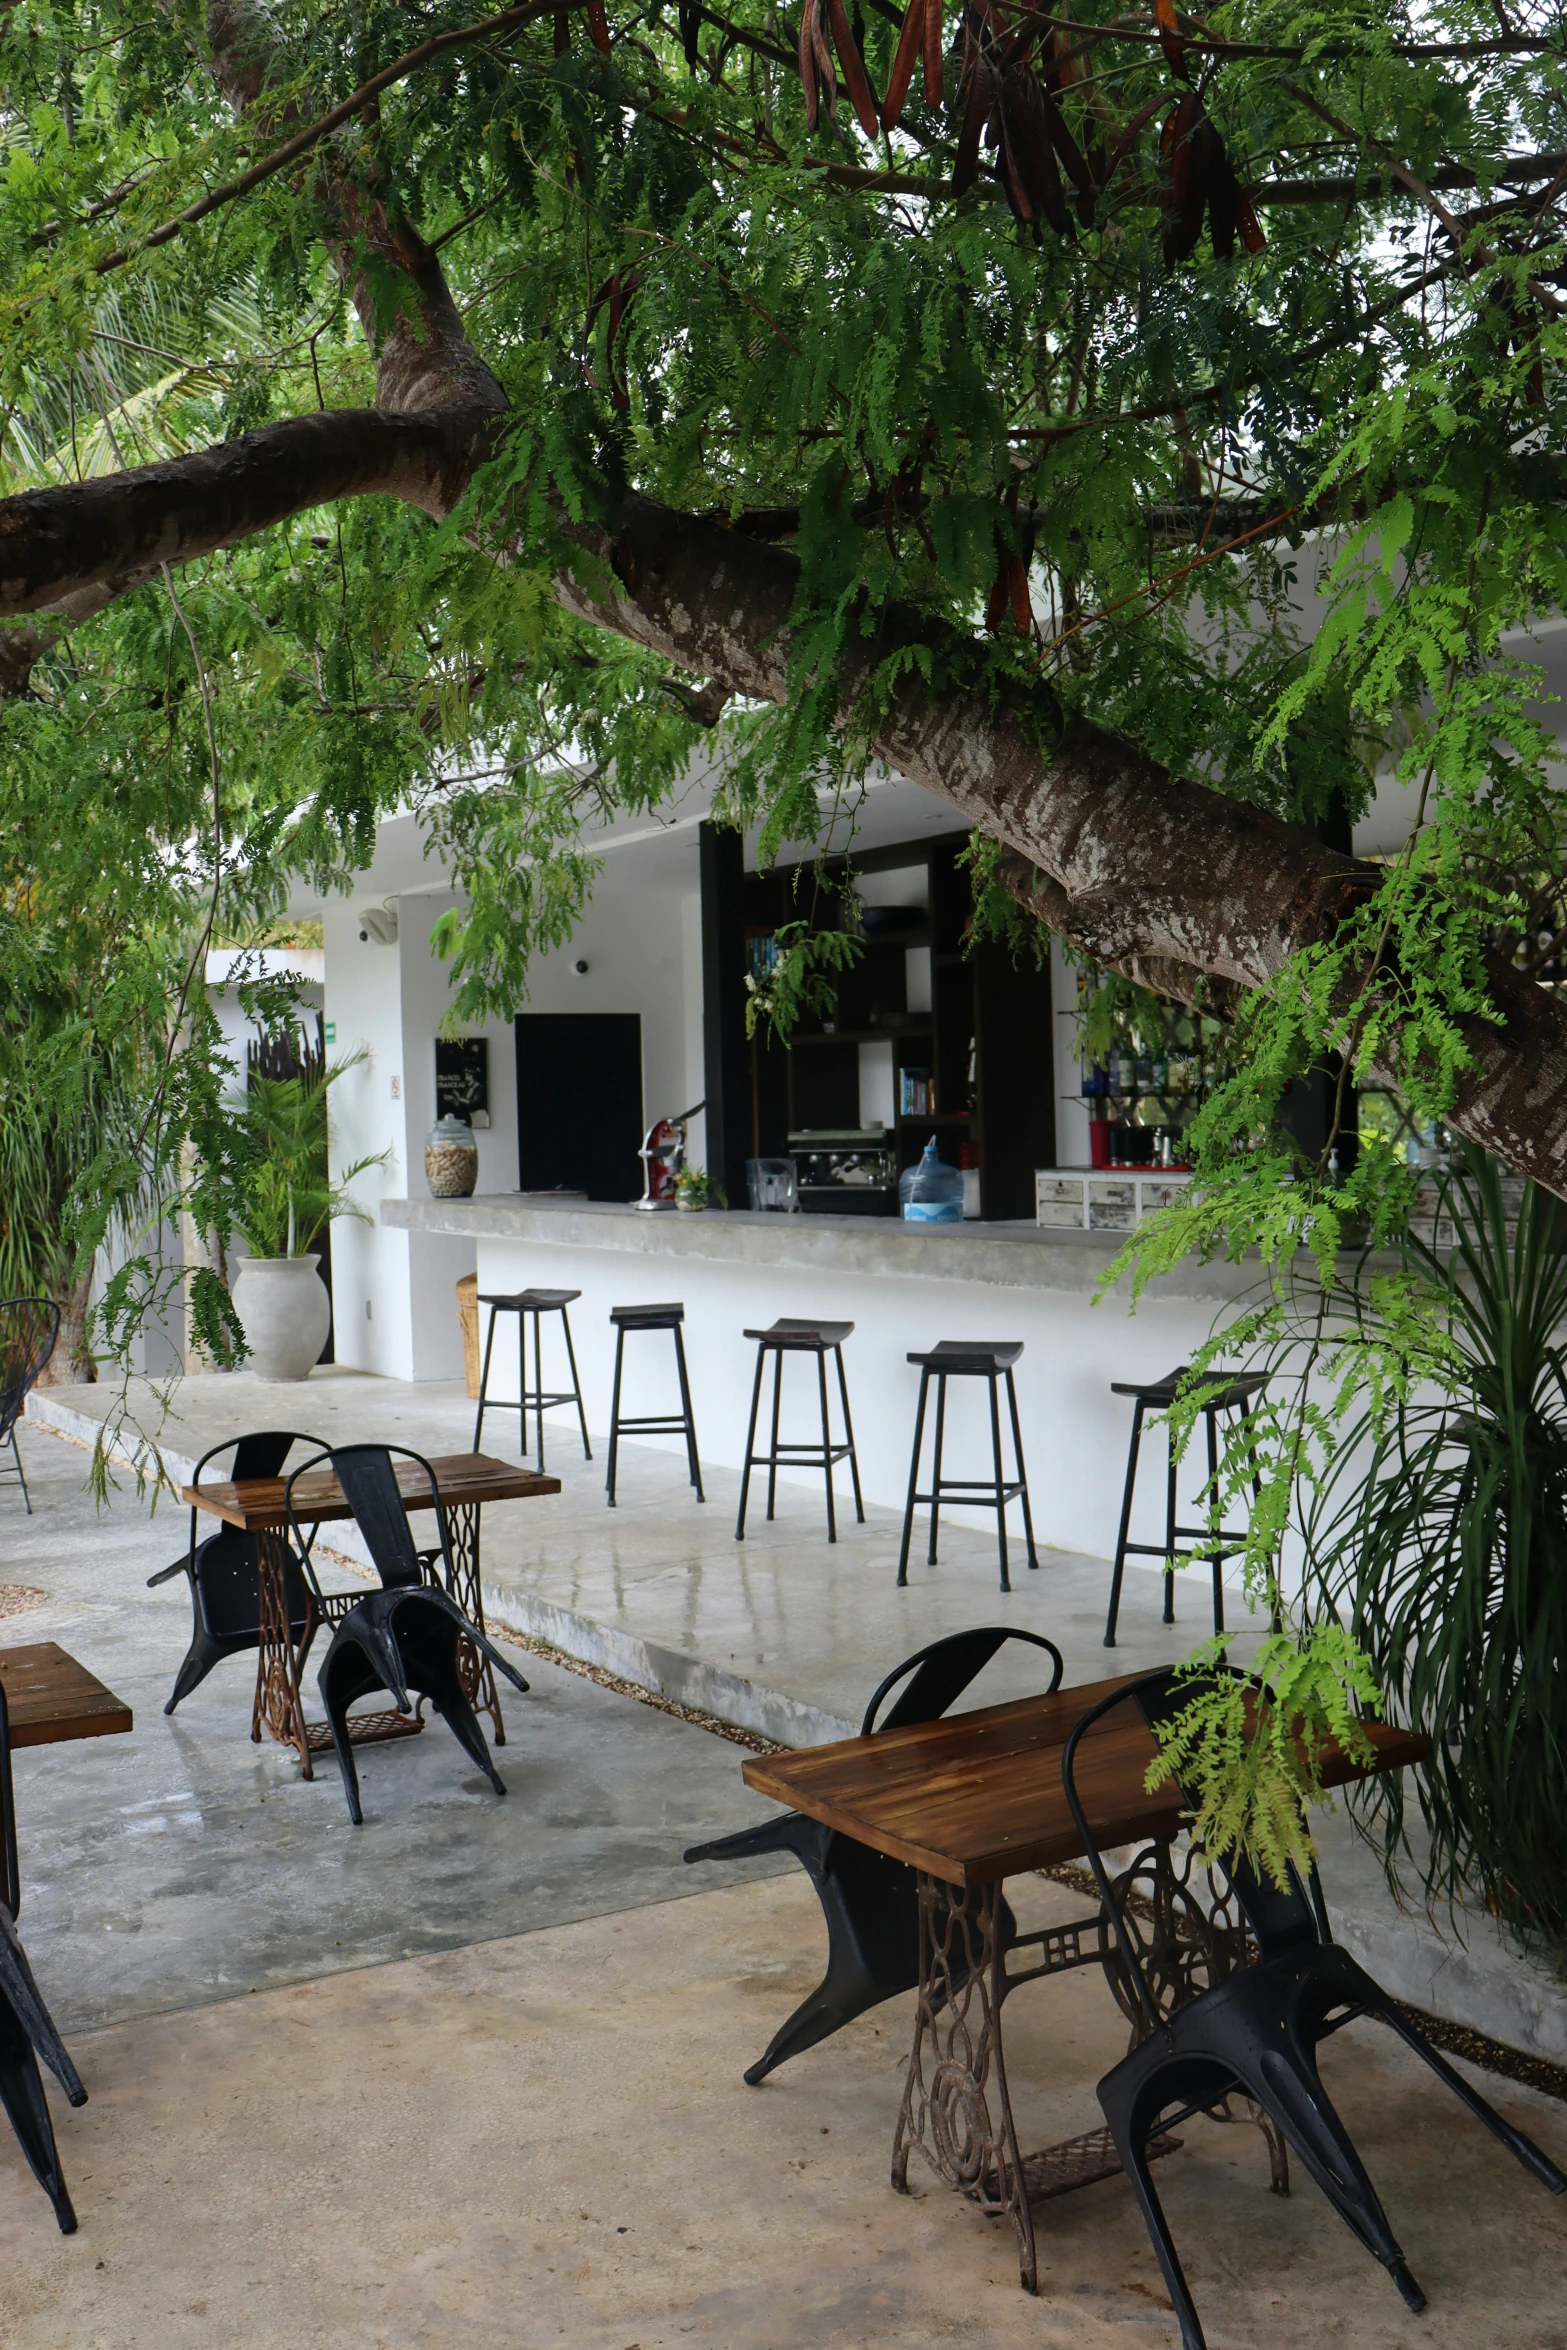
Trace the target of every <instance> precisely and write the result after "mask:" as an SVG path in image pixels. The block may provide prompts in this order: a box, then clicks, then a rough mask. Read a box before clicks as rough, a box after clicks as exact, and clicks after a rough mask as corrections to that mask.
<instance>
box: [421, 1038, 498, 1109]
mask: <svg viewBox="0 0 1567 2350" xmlns="http://www.w3.org/2000/svg"><path fill="white" fill-rule="evenodd" d="M435 1114H436V1116H437V1117H438V1118H466V1119H467V1121H468V1123H469V1125H470V1126H488V1124H489V1122H490V1040H489V1038H488V1037H487V1036H459V1037H452V1038H447V1037H444V1036H438V1037H437V1038H436V1040H435Z"/></svg>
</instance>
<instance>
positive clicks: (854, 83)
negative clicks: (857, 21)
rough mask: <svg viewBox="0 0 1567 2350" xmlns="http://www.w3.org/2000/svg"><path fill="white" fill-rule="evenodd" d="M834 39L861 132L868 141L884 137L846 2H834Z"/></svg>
mask: <svg viewBox="0 0 1567 2350" xmlns="http://www.w3.org/2000/svg"><path fill="white" fill-rule="evenodd" d="M830 13H831V16H832V37H833V40H834V43H835V44H836V46H837V50H838V63H839V64H840V65H841V66H842V67H843V86H844V88H845V89H846V90H847V91H848V93H849V103H850V105H851V106H852V107H853V108H854V111H855V115H856V117H857V118H858V121H859V125H860V128H861V130H862V131H863V132H864V133H865V136H866V137H867V138H868V139H875V138H878V137H879V136H880V134H881V116H880V113H879V112H878V109H877V105H876V93H875V91H874V90H873V89H872V88H871V82H870V76H869V74H868V73H867V72H866V70H865V59H864V56H863V55H862V54H861V50H860V45H859V42H858V41H857V40H856V39H855V37H854V28H853V26H852V25H851V24H850V22H849V17H848V12H847V10H846V9H845V7H844V5H843V0H830Z"/></svg>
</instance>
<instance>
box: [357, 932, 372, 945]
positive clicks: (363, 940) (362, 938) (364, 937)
mask: <svg viewBox="0 0 1567 2350" xmlns="http://www.w3.org/2000/svg"><path fill="white" fill-rule="evenodd" d="M369 942H370V933H369V931H368V930H361V932H360V933H359V943H360V945H361V946H368V944H369Z"/></svg>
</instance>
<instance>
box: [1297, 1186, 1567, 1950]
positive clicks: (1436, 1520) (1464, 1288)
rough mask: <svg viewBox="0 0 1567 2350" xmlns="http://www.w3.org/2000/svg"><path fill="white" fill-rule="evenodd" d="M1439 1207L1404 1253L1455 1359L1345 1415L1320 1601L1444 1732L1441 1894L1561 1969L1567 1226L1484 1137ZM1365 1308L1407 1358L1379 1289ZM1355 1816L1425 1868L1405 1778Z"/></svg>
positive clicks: (1439, 1774)
mask: <svg viewBox="0 0 1567 2350" xmlns="http://www.w3.org/2000/svg"><path fill="white" fill-rule="evenodd" d="M1438 1212H1439V1215H1440V1216H1441V1217H1442V1218H1443V1219H1444V1220H1447V1221H1450V1222H1451V1225H1452V1228H1453V1232H1454V1236H1455V1237H1454V1241H1453V1244H1452V1245H1451V1246H1450V1247H1449V1246H1445V1245H1438V1238H1439V1236H1438V1234H1437V1232H1436V1231H1435V1230H1434V1229H1432V1228H1431V1227H1422V1228H1417V1229H1416V1230H1414V1231H1412V1232H1411V1234H1410V1235H1409V1237H1408V1238H1407V1240H1406V1241H1405V1243H1404V1252H1403V1253H1404V1255H1405V1257H1406V1259H1407V1262H1408V1265H1409V1271H1410V1275H1411V1278H1413V1279H1417V1280H1419V1281H1420V1283H1421V1285H1422V1288H1423V1291H1424V1293H1425V1294H1426V1296H1427V1297H1428V1298H1429V1299H1430V1300H1431V1301H1432V1302H1431V1311H1432V1313H1433V1315H1435V1316H1440V1319H1441V1322H1442V1324H1443V1325H1444V1327H1445V1330H1446V1333H1447V1336H1448V1339H1449V1342H1450V1344H1449V1351H1448V1353H1447V1355H1446V1358H1445V1361H1444V1362H1443V1363H1442V1364H1441V1365H1440V1366H1439V1369H1438V1372H1437V1375H1435V1376H1428V1377H1427V1378H1426V1379H1425V1380H1424V1381H1423V1382H1422V1383H1421V1384H1420V1385H1418V1386H1416V1387H1413V1388H1411V1389H1409V1390H1408V1391H1407V1392H1406V1393H1405V1394H1404V1395H1403V1396H1402V1397H1401V1398H1400V1400H1399V1401H1398V1404H1397V1407H1396V1409H1394V1410H1393V1411H1392V1412H1391V1413H1390V1414H1389V1415H1387V1416H1385V1417H1384V1418H1383V1419H1382V1420H1380V1421H1379V1420H1378V1419H1377V1418H1376V1417H1375V1416H1374V1415H1373V1414H1371V1413H1369V1412H1363V1413H1361V1414H1359V1415H1358V1416H1357V1417H1356V1419H1355V1420H1354V1422H1353V1423H1352V1424H1351V1425H1350V1426H1349V1427H1347V1428H1346V1430H1345V1434H1344V1441H1343V1443H1342V1445H1341V1447H1340V1450H1339V1453H1338V1457H1337V1460H1336V1462H1335V1465H1334V1468H1333V1470H1332V1473H1331V1474H1330V1475H1329V1476H1328V1477H1327V1478H1326V1479H1325V1480H1324V1482H1323V1484H1322V1486H1321V1488H1320V1489H1319V1490H1318V1491H1317V1492H1316V1494H1315V1495H1314V1496H1313V1502H1312V1506H1311V1508H1310V1510H1309V1512H1308V1513H1307V1521H1306V1535H1307V1546H1308V1562H1309V1570H1310V1586H1309V1589H1310V1596H1311V1600H1312V1603H1313V1607H1314V1611H1315V1613H1316V1616H1317V1620H1318V1622H1319V1623H1324V1624H1334V1623H1336V1622H1340V1621H1341V1622H1342V1624H1343V1625H1344V1627H1345V1628H1346V1629H1347V1630H1348V1631H1349V1632H1351V1633H1352V1634H1353V1636H1354V1638H1355V1640H1356V1641H1357V1642H1358V1643H1359V1644H1360V1646H1361V1647H1362V1649H1363V1650H1364V1651H1365V1653H1366V1654H1367V1656H1368V1657H1369V1658H1370V1659H1371V1660H1372V1662H1373V1664H1374V1667H1375V1670H1376V1674H1377V1678H1378V1680H1379V1682H1380V1683H1381V1684H1382V1686H1383V1687H1384V1688H1385V1689H1386V1690H1387V1692H1388V1694H1389V1699H1390V1702H1391V1703H1392V1704H1393V1705H1394V1706H1395V1707H1396V1709H1397V1711H1398V1712H1399V1713H1400V1714H1401V1715H1402V1716H1403V1717H1404V1718H1405V1719H1406V1720H1407V1721H1409V1722H1410V1723H1411V1724H1412V1725H1413V1726H1414V1727H1415V1728H1417V1729H1419V1730H1421V1731H1423V1732H1424V1733H1425V1735H1426V1737H1427V1738H1428V1739H1429V1741H1430V1747H1431V1751H1430V1756H1429V1759H1428V1760H1427V1761H1426V1763H1424V1764H1423V1765H1422V1766H1421V1767H1420V1769H1419V1770H1418V1771H1417V1772H1416V1773H1415V1774H1414V1775H1413V1780H1414V1788H1415V1793H1416V1798H1417V1803H1418V1809H1419V1814H1420V1817H1421V1820H1422V1822H1423V1825H1424V1829H1425V1834H1426V1839H1427V1842H1428V1846H1429V1859H1427V1858H1426V1857H1425V1856H1424V1855H1422V1863H1421V1865H1422V1870H1423V1874H1424V1882H1425V1889H1426V1891H1427V1893H1428V1895H1429V1896H1430V1897H1431V1898H1433V1899H1434V1900H1436V1901H1439V1902H1442V1903H1444V1904H1445V1905H1446V1906H1447V1907H1448V1909H1449V1911H1450V1913H1453V1914H1457V1915H1459V1917H1460V1919H1461V1913H1462V1911H1463V1909H1464V1908H1466V1907H1470V1908H1472V1907H1474V1906H1476V1905H1478V1906H1480V1907H1482V1908H1484V1909H1487V1910H1489V1911H1491V1912H1492V1913H1493V1914H1495V1915H1496V1916H1499V1917H1501V1918H1502V1919H1504V1920H1505V1921H1506V1922H1507V1924H1508V1925H1509V1926H1511V1927H1512V1928H1513V1929H1514V1931H1515V1932H1517V1933H1519V1934H1521V1935H1522V1936H1524V1938H1525V1939H1526V1940H1529V1941H1531V1942H1534V1943H1536V1944H1539V1945H1540V1946H1542V1947H1543V1948H1545V1949H1546V1950H1547V1951H1549V1952H1550V1953H1551V1954H1552V1955H1553V1956H1554V1958H1555V1960H1556V1962H1557V1963H1558V1964H1562V1963H1567V1845H1564V1842H1563V1837H1562V1832H1561V1823H1562V1820H1563V1817H1564V1816H1567V1692H1564V1683H1563V1670H1562V1659H1563V1657H1564V1655H1567V1342H1564V1336H1563V1332H1564V1325H1567V1223H1564V1219H1563V1212H1562V1209H1561V1206H1560V1204H1559V1203H1558V1202H1557V1201H1555V1200H1553V1199H1552V1198H1551V1197H1550V1196H1549V1195H1548V1194H1546V1193H1544V1192H1541V1191H1540V1190H1538V1188H1537V1187H1535V1186H1533V1185H1517V1184H1514V1185H1507V1184H1505V1183H1504V1180H1503V1177H1502V1174H1501V1172H1500V1170H1499V1169H1498V1168H1497V1167H1496V1165H1495V1164H1494V1162H1492V1161H1490V1160H1488V1159H1486V1158H1484V1157H1483V1156H1482V1155H1481V1154H1479V1153H1478V1152H1474V1151H1469V1150H1465V1151H1463V1152H1461V1153H1460V1154H1459V1156H1458V1158H1457V1160H1456V1161H1455V1164H1454V1165H1453V1167H1452V1168H1451V1170H1450V1171H1449V1172H1448V1173H1447V1175H1446V1176H1445V1178H1444V1179H1443V1182H1442V1185H1441V1197H1440V1206H1439V1211H1438ZM1440 1237H1441V1238H1442V1239H1443V1240H1445V1234H1444V1235H1441V1236H1440ZM1366 1314H1367V1320H1368V1322H1369V1323H1370V1324H1372V1325H1373V1326H1375V1327H1377V1328H1378V1331H1379V1335H1380V1336H1381V1337H1382V1339H1383V1342H1384V1344H1385V1345H1386V1347H1387V1349H1388V1351H1389V1352H1390V1353H1391V1352H1393V1351H1395V1350H1396V1349H1397V1348H1398V1346H1399V1343H1400V1333H1399V1331H1398V1330H1397V1328H1396V1327H1393V1326H1389V1325H1388V1324H1387V1323H1386V1322H1385V1321H1384V1320H1383V1316H1382V1313H1381V1309H1380V1306H1379V1303H1378V1301H1377V1300H1376V1299H1375V1298H1368V1299H1367V1302H1366ZM1426 1367H1427V1369H1428V1371H1429V1370H1430V1364H1429V1358H1428V1359H1427V1365H1426ZM1357 1810H1358V1812H1359V1816H1360V1817H1361V1818H1362V1819H1363V1820H1364V1822H1365V1824H1366V1827H1367V1830H1368V1833H1370V1834H1371V1835H1372V1836H1373V1837H1374V1839H1375V1841H1376V1843H1377V1845H1378V1847H1379V1849H1380V1850H1381V1852H1382V1855H1383V1858H1384V1860H1385V1862H1386V1864H1387V1866H1388V1870H1389V1874H1390V1876H1391V1877H1392V1879H1393V1881H1394V1882H1395V1884H1396V1883H1397V1882H1398V1881H1399V1880H1400V1878H1401V1876H1402V1875H1404V1874H1405V1873H1406V1872H1407V1870H1408V1866H1409V1855H1408V1851H1407V1847H1406V1846H1405V1842H1404V1812H1405V1796H1404V1790H1403V1787H1402V1785H1401V1783H1400V1781H1399V1780H1397V1779H1396V1778H1395V1779H1389V1780H1387V1781H1385V1782H1383V1781H1378V1782H1377V1783H1376V1784H1375V1786H1374V1787H1371V1788H1368V1789H1367V1790H1366V1791H1365V1793H1364V1795H1363V1796H1362V1797H1361V1798H1360V1799H1359V1801H1358V1804H1357Z"/></svg>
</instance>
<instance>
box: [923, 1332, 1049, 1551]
mask: <svg viewBox="0 0 1567 2350" xmlns="http://www.w3.org/2000/svg"><path fill="white" fill-rule="evenodd" d="M1022 1351H1023V1341H1022V1340H1021V1338H1009V1339H1003V1340H1002V1341H1000V1342H999V1343H998V1344H994V1345H993V1344H990V1343H988V1342H981V1341H980V1340H978V1339H969V1338H944V1339H943V1340H942V1341H941V1343H940V1345H939V1346H933V1347H932V1348H931V1350H930V1352H929V1354H911V1355H910V1356H909V1358H908V1359H909V1361H910V1362H911V1363H918V1365H919V1367H920V1402H919V1410H918V1411H917V1412H916V1414H915V1416H914V1457H913V1459H912V1460H911V1461H910V1462H909V1498H908V1504H907V1506H906V1508H905V1509H904V1512H903V1548H902V1550H901V1551H900V1552H899V1553H898V1581H899V1582H900V1583H907V1581H908V1579H909V1536H910V1534H911V1533H912V1532H913V1530H914V1512H915V1508H916V1506H917V1505H918V1504H919V1503H920V1502H929V1504H930V1548H929V1550H928V1551H927V1552H926V1554H925V1563H926V1565H927V1566H931V1567H933V1566H934V1565H935V1564H936V1523H937V1520H938V1519H939V1517H940V1515H941V1497H942V1495H943V1494H944V1493H961V1494H962V1495H964V1497H965V1499H966V1501H967V1503H968V1506H969V1507H970V1508H971V1509H981V1510H994V1511H995V1513H996V1544H997V1547H998V1549H999V1550H1000V1553H1001V1588H1002V1590H1003V1591H1010V1590H1011V1588H1012V1583H1011V1578H1010V1577H1009V1575H1008V1573H1007V1504H1008V1502H1011V1501H1021V1503H1022V1504H1023V1538H1024V1540H1025V1542H1026V1543H1027V1545H1028V1563H1029V1565H1030V1566H1031V1567H1037V1566H1038V1564H1039V1561H1038V1559H1037V1558H1036V1557H1035V1555H1034V1521H1033V1518H1032V1517H1031V1515H1030V1514H1029V1507H1028V1474H1027V1471H1026V1470H1025V1469H1024V1467H1023V1432H1022V1430H1021V1429H1020V1428H1019V1426H1018V1418H1017V1390H1016V1388H1015V1387H1014V1386H1013V1384H1012V1366H1013V1364H1014V1363H1015V1362H1016V1361H1017V1359H1018V1356H1019V1355H1020V1354H1021V1353H1022ZM932 1379H934V1380H935V1382H936V1457H935V1460H934V1462H933V1463H932V1464H931V1478H930V1491H929V1492H928V1493H919V1492H917V1491H916V1490H915V1488H916V1487H917V1486H918V1484H919V1481H920V1446H921V1444H922V1443H923V1441H924V1437H925V1399H926V1396H927V1394H928V1392H929V1389H930V1383H931V1381H932ZM949 1379H988V1380H989V1381H990V1442H991V1451H992V1456H993V1458H994V1462H995V1474H994V1476H991V1477H944V1476H943V1475H942V1473H941V1447H942V1443H943V1440H944V1437H945V1433H946V1419H947V1381H948V1380H949ZM1000 1379H1004V1380H1005V1381H1006V1383H1007V1409H1008V1411H1009V1412H1010V1413H1011V1415H1012V1451H1013V1454H1014V1456H1015V1458H1016V1461H1017V1475H1016V1476H1015V1477H1012V1478H1008V1477H1006V1476H1005V1475H1004V1474H1003V1472H1002V1467H1001V1406H1000V1402H999V1399H998V1397H997V1394H996V1382H997V1381H998V1380H1000Z"/></svg>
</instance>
